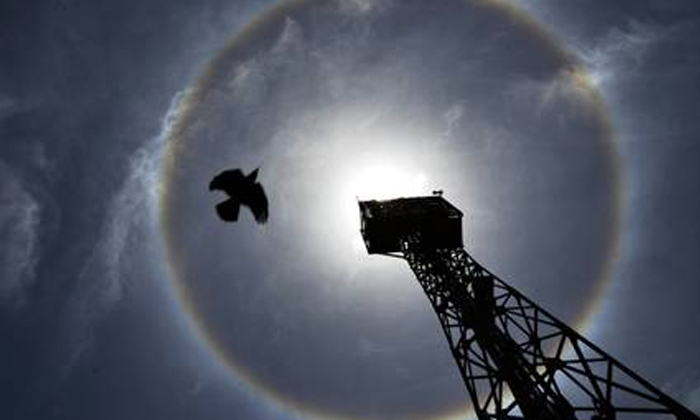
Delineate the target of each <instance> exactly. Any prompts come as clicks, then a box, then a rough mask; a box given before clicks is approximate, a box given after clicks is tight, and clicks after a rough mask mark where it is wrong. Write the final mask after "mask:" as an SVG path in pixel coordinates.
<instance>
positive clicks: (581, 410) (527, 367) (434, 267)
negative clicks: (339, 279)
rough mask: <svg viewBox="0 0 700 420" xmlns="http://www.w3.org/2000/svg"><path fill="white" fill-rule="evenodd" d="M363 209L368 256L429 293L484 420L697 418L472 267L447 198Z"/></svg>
mask: <svg viewBox="0 0 700 420" xmlns="http://www.w3.org/2000/svg"><path fill="white" fill-rule="evenodd" d="M359 206H360V216H361V225H362V228H361V230H362V236H363V239H364V241H365V245H366V247H367V251H368V252H369V253H370V254H382V255H389V256H393V257H400V258H403V259H405V260H406V261H407V262H408V264H409V266H410V267H411V270H412V271H413V273H414V274H415V276H416V279H417V280H418V283H419V284H420V285H421V287H422V288H423V291H424V292H425V294H426V296H427V297H428V300H429V301H430V303H431V305H432V307H433V309H434V310H435V313H436V315H437V317H438V320H439V321H440V325H441V327H442V330H443V332H444V333H445V337H446V338H447V341H448V343H449V346H450V350H451V352H452V355H453V357H454V359H455V362H456V363H457V366H458V368H459V371H460V374H461V376H462V379H463V381H464V384H465V386H466V389H467V393H468V394H469V397H470V399H471V402H472V404H473V407H474V411H475V412H476V415H477V417H478V419H479V420H491V419H497V420H515V419H523V420H583V419H586V420H588V419H590V420H632V419H635V420H645V419H646V420H656V419H659V420H660V419H669V420H670V419H676V420H700V418H698V416H697V415H695V414H694V413H693V412H691V411H690V410H688V409H687V408H685V407H684V406H683V405H681V404H680V403H678V402H676V401H675V400H674V399H672V398H671V397H669V396H668V395H666V394H664V393H663V392H661V391H660V390H659V389H657V388H656V387H654V386H653V385H652V384H651V383H649V382H648V381H646V380H645V379H644V378H642V377H641V376H640V375H638V374H636V373H635V372H633V371H632V370H631V369H629V368H627V367H625V366H624V365H623V364H622V363H620V362H619V361H617V360H616V359H614V358H613V357H612V356H610V355H608V354H607V353H605V352H604V351H603V350H601V349H600V348H599V347H597V346H596V345H595V344H593V343H592V342H591V341H589V340H588V339H586V338H585V337H583V336H581V335H580V334H578V333H577V332H576V331H574V330H573V329H572V328H571V327H569V326H568V325H566V324H565V323H564V322H562V321H560V320H558V319H557V318H555V317H554V316H553V315H551V314H549V313H548V312H547V311H545V310H544V309H542V308H541V307H539V306H538V305H537V304H536V303H534V302H533V301H531V300H530V299H528V298H527V297H525V296H524V295H523V294H522V293H520V292H518V291H517V290H515V289H514V288H513V287H511V286H509V285H508V284H506V283H505V282H504V281H503V280H501V279H499V278H498V277H496V276H495V275H494V274H492V273H491V272H489V271H488V270H487V269H486V268H484V267H483V266H481V265H480V264H479V263H478V262H476V261H475V260H474V259H473V258H472V257H471V255H469V254H468V253H467V252H466V251H465V250H464V248H463V244H462V216H463V214H462V212H461V211H459V210H458V209H457V208H456V207H454V206H453V205H452V204H450V203H449V202H448V201H447V200H445V199H444V198H443V197H442V196H441V195H433V196H428V197H411V198H399V199H394V200H385V201H362V202H360V203H359Z"/></svg>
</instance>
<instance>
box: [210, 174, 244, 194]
mask: <svg viewBox="0 0 700 420" xmlns="http://www.w3.org/2000/svg"><path fill="white" fill-rule="evenodd" d="M244 179H245V176H243V172H242V171H241V170H240V169H229V170H226V171H223V172H221V173H219V174H218V175H216V176H215V177H214V178H212V180H211V182H209V191H213V190H223V191H225V192H226V193H227V194H229V195H233V194H235V192H236V191H237V190H238V189H239V188H240V185H241V182H242V181H243V180H244Z"/></svg>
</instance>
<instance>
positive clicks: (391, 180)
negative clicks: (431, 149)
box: [338, 162, 427, 252]
mask: <svg viewBox="0 0 700 420" xmlns="http://www.w3.org/2000/svg"><path fill="white" fill-rule="evenodd" d="M344 181H345V185H344V186H343V188H340V189H339V192H341V194H342V197H338V198H339V199H340V200H342V207H343V209H342V213H343V215H344V220H345V222H344V224H343V225H344V226H346V227H347V228H349V229H348V233H349V234H350V235H352V242H353V245H354V246H353V248H355V250H356V251H361V252H364V244H363V242H362V238H361V236H360V235H359V230H360V220H359V210H358V206H357V202H358V201H363V200H387V199H392V198H398V197H412V196H419V195H426V194H427V192H426V184H427V178H426V175H425V174H424V173H422V172H414V171H409V170H407V169H405V168H403V167H401V166H399V165H397V164H394V163H390V162H382V163H372V164H367V165H363V167H362V168H360V169H358V170H357V171H354V172H353V173H352V174H349V175H348V176H347V177H346V178H345V180H344Z"/></svg>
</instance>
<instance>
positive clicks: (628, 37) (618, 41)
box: [576, 21, 674, 85]
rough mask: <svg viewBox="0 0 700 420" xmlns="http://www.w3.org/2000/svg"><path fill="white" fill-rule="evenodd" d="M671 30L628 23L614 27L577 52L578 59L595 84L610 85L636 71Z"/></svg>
mask: <svg viewBox="0 0 700 420" xmlns="http://www.w3.org/2000/svg"><path fill="white" fill-rule="evenodd" d="M673 31H674V28H673V27H663V26H659V25H655V24H646V23H642V22H637V21H630V22H628V23H627V24H626V25H625V26H624V27H614V28H612V29H610V30H609V31H608V32H607V34H606V35H605V36H604V37H602V38H601V39H600V40H599V41H598V42H597V43H596V44H594V45H593V46H592V47H585V48H578V49H577V50H576V51H577V53H578V55H579V57H580V58H581V59H582V60H583V62H584V63H585V64H586V66H587V69H588V71H589V72H590V74H591V75H592V77H593V81H594V82H595V83H596V84H599V85H604V84H609V83H613V82H615V81H616V79H617V78H618V77H619V76H620V75H622V74H624V75H625V76H626V77H629V75H630V73H633V72H637V71H639V69H640V67H641V65H642V64H643V62H644V60H645V59H646V57H647V55H648V54H649V52H650V51H651V50H652V49H653V48H655V47H656V45H657V44H658V43H659V42H660V41H662V40H663V39H664V38H665V37H668V36H670V35H671V34H672V33H673Z"/></svg>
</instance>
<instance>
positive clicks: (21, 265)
mask: <svg viewBox="0 0 700 420" xmlns="http://www.w3.org/2000/svg"><path fill="white" fill-rule="evenodd" d="M39 227H40V205H39V202H38V201H37V200H36V198H35V197H34V196H33V195H32V194H31V193H30V192H29V191H28V190H27V189H26V187H25V185H24V184H23V182H22V180H21V179H19V177H17V176H16V175H15V174H14V173H13V172H12V170H11V169H10V167H9V166H8V165H6V164H5V163H4V162H2V161H0V244H2V246H0V307H3V306H4V307H21V306H24V304H25V303H26V300H27V296H26V295H27V289H28V288H29V287H30V286H31V285H32V284H33V283H34V280H35V269H36V264H37V258H38V257H37V237H38V233H39Z"/></svg>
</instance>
